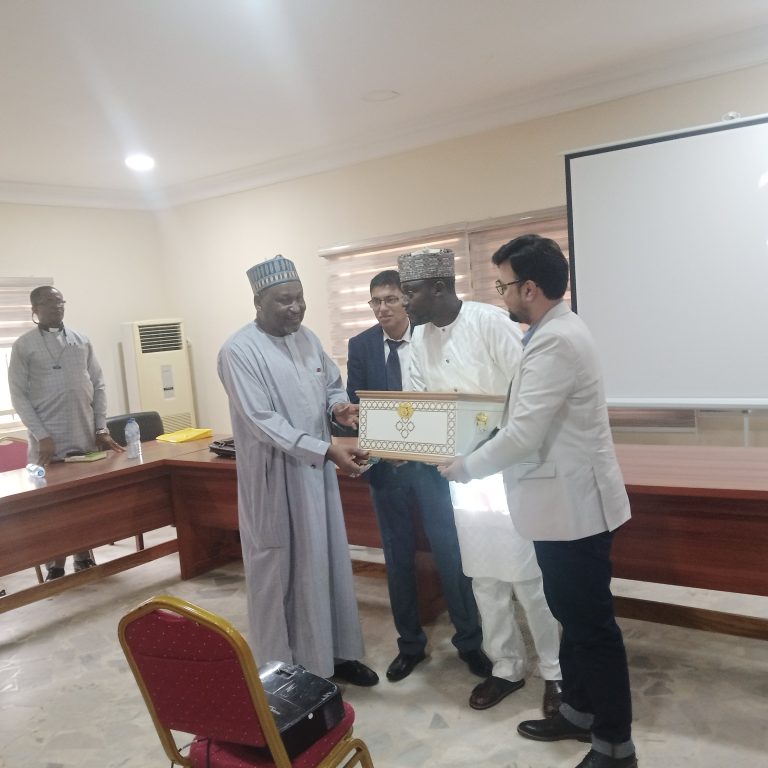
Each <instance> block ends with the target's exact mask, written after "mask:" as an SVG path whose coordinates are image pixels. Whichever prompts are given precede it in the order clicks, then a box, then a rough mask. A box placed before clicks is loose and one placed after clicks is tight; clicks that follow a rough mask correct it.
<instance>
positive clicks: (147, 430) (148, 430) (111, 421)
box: [107, 411, 165, 552]
mask: <svg viewBox="0 0 768 768" xmlns="http://www.w3.org/2000/svg"><path fill="white" fill-rule="evenodd" d="M130 418H134V419H136V423H137V424H138V425H139V434H140V435H141V442H142V443H146V442H147V441H148V440H154V439H155V438H156V437H157V436H158V435H162V434H163V433H164V432H165V427H163V420H162V419H161V418H160V414H159V413H158V412H157V411H139V412H137V413H125V414H123V415H122V416H110V417H109V418H108V419H107V429H108V430H109V434H110V437H111V438H112V439H113V440H114V441H115V442H116V443H119V444H120V445H122V446H123V447H125V444H126V441H125V424H126V422H127V421H128V419H130ZM113 543H114V542H113ZM142 549H144V534H143V533H137V534H136V551H137V552H140V551H141V550H142Z"/></svg>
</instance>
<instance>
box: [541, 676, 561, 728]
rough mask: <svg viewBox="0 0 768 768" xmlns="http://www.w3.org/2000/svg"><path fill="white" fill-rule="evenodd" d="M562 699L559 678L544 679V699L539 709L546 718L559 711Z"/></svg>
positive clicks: (550, 717) (549, 718)
mask: <svg viewBox="0 0 768 768" xmlns="http://www.w3.org/2000/svg"><path fill="white" fill-rule="evenodd" d="M562 701H563V686H562V681H560V680H545V681H544V700H543V701H542V703H541V711H542V713H543V714H544V717H546V718H547V720H551V719H552V718H553V717H554V716H555V715H556V714H557V713H558V712H559V711H560V704H562Z"/></svg>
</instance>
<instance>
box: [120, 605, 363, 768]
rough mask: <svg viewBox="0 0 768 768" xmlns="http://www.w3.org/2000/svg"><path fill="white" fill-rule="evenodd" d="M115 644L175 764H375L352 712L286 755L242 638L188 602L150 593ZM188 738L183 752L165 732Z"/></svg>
mask: <svg viewBox="0 0 768 768" xmlns="http://www.w3.org/2000/svg"><path fill="white" fill-rule="evenodd" d="M118 635H119V638H120V644H121V645H122V647H123V651H124V652H125V655H126V658H127V659H128V663H129V664H130V666H131V669H132V671H133V674H134V676H135V677H136V682H137V683H138V685H139V689H140V690H141V693H142V695H143V696H144V702H145V703H146V705H147V708H148V709H149V712H150V714H151V715H152V720H153V721H154V723H155V728H156V729H157V733H158V736H159V737H160V741H161V742H162V744H163V747H164V748H165V753H166V755H167V756H168V757H169V759H170V760H171V762H172V763H173V764H178V765H182V766H190V767H191V768H332V767H333V766H344V767H345V768H351V766H355V765H360V766H363V768H373V762H372V761H371V756H370V753H369V752H368V747H367V746H366V745H365V743H364V742H363V741H361V740H360V739H357V738H355V737H353V736H352V723H353V722H354V719H355V713H354V710H353V709H352V707H351V706H350V705H349V704H347V703H346V702H344V718H343V719H342V721H341V722H340V723H339V724H338V725H337V726H336V727H335V728H333V729H332V730H330V731H328V733H326V734H325V736H323V737H322V738H321V739H320V740H319V741H316V742H315V743H314V744H313V745H312V746H311V747H309V749H307V750H306V751H304V752H302V753H301V754H299V755H298V756H296V757H294V758H293V760H291V759H290V758H289V757H288V755H287V753H286V750H285V746H284V744H283V740H282V738H281V736H280V733H279V731H278V729H277V726H276V725H275V721H274V718H273V717H272V714H271V712H270V710H269V704H268V703H267V698H266V695H265V693H264V688H263V687H262V684H261V680H260V679H259V671H258V668H257V667H256V662H255V661H254V659H253V655H252V654H251V651H250V649H249V647H248V645H247V644H246V642H245V639H244V638H243V636H242V635H241V634H240V633H239V632H238V631H237V630H236V629H235V628H234V627H233V626H232V625H231V624H230V623H229V622H228V621H225V620H224V619H222V618H221V617H219V616H216V615H215V614H213V613H210V612H208V611H206V610H204V609H202V608H199V607H197V606H195V605H192V604H191V603H188V602H187V601H186V600H182V599H180V598H176V597H169V596H167V595H160V596H157V597H153V598H150V599H149V600H147V601H146V602H144V603H142V604H141V605H139V606H138V607H137V608H134V609H133V610H132V611H130V612H129V613H127V614H126V615H125V616H124V617H123V618H122V619H121V620H120V625H119V628H118ZM172 730H173V731H181V732H184V733H188V734H193V735H194V737H195V738H194V741H193V742H192V745H191V747H190V750H189V753H188V755H186V756H182V755H181V753H180V751H179V747H178V746H177V745H176V741H175V739H174V736H173V734H172V733H171V731H172Z"/></svg>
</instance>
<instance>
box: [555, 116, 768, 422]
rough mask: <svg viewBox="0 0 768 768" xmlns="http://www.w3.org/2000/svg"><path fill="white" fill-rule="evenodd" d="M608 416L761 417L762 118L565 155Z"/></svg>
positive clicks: (573, 235)
mask: <svg viewBox="0 0 768 768" xmlns="http://www.w3.org/2000/svg"><path fill="white" fill-rule="evenodd" d="M565 171H566V183H567V192H568V226H569V234H570V249H571V250H570V257H571V297H572V306H573V309H574V310H575V311H576V312H578V314H579V315H580V316H581V317H582V318H583V319H584V321H585V322H586V323H587V325H588V326H589V328H590V330H591V331H592V333H593V334H594V336H595V339H596V340H597V344H598V347H599V350H600V356H601V360H602V365H603V372H604V375H605V386H606V395H607V398H608V403H609V405H615V406H626V407H694V408H707V407H711V408H744V409H747V408H750V407H754V408H760V407H768V116H761V117H759V118H753V119H749V120H741V121H736V122H728V123H721V124H718V125H714V126H705V127H702V128H696V129H692V130H690V131H686V132H683V133H676V134H668V135H663V136H654V137H651V138H647V139H639V140H637V141H632V142H629V143H624V144H618V145H614V146H606V147H599V148H596V149H588V150H582V151H579V152H573V153H569V154H567V155H566V158H565Z"/></svg>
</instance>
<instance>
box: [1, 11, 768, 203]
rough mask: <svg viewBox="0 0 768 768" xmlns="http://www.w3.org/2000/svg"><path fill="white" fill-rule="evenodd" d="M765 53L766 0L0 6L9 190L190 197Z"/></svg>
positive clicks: (49, 195)
mask: <svg viewBox="0 0 768 768" xmlns="http://www.w3.org/2000/svg"><path fill="white" fill-rule="evenodd" d="M767 61H768V2H765V0H728V2H725V1H724V0H643V2H638V1H637V0H578V2H575V1H574V0H3V1H2V3H0V200H2V201H8V202H40V203H51V204H76V205H108V206H117V207H153V206H163V205H170V204H176V203H180V202H185V201H189V200H195V199H201V198H205V197H210V196H214V195H219V194H226V193H228V192H234V191H239V190H243V189H248V188H252V187H256V186H260V185H263V184H268V183H272V182H275V181H279V180H283V179H288V178H294V177H297V176H301V175H305V174H308V173H313V172H317V171H322V170H327V169H330V168H335V167H340V166H343V165H345V164H349V163H353V162H359V161H361V160H365V159H369V158H372V157H380V156H383V155H387V154H391V153H393V152H398V151H402V150H406V149H411V148H414V147H418V146H421V145H425V144H429V143H433V142H435V141H439V140H442V139H449V138H454V137H457V136H462V135H467V134H471V133H475V132H478V131H482V130H487V129H492V128H495V127H498V126H501V125H505V124H511V123H514V122H518V121H522V120H527V119H531V118H534V117H539V116H543V115H547V114H554V113H557V112H561V111H565V110H569V109H575V108H578V107H582V106H587V105H590V104H595V103H599V102H601V101H607V100H610V99H614V98H619V97H621V96H625V95H629V94H633V93H638V92H641V91H645V90H649V89H651V88H656V87H660V86H664V85H669V84H674V83H678V82H683V81H686V80H693V79H696V78H700V77H706V76H709V75H713V74H717V73H720V72H726V71H730V70H734V69H739V68H743V67H748V66H753V65H756V64H761V63H764V62H767ZM392 92H395V93H396V94H398V95H397V96H396V97H395V98H390V99H385V100H382V97H383V96H387V95H390V96H391V95H392ZM136 151H144V152H147V153H148V154H151V155H152V156H154V157H155V159H156V161H157V166H156V168H155V170H154V171H152V172H151V173H150V174H146V175H137V174H135V173H134V172H132V171H130V170H128V169H127V168H126V167H125V166H124V164H123V158H124V157H125V155H126V154H129V153H131V152H136Z"/></svg>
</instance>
